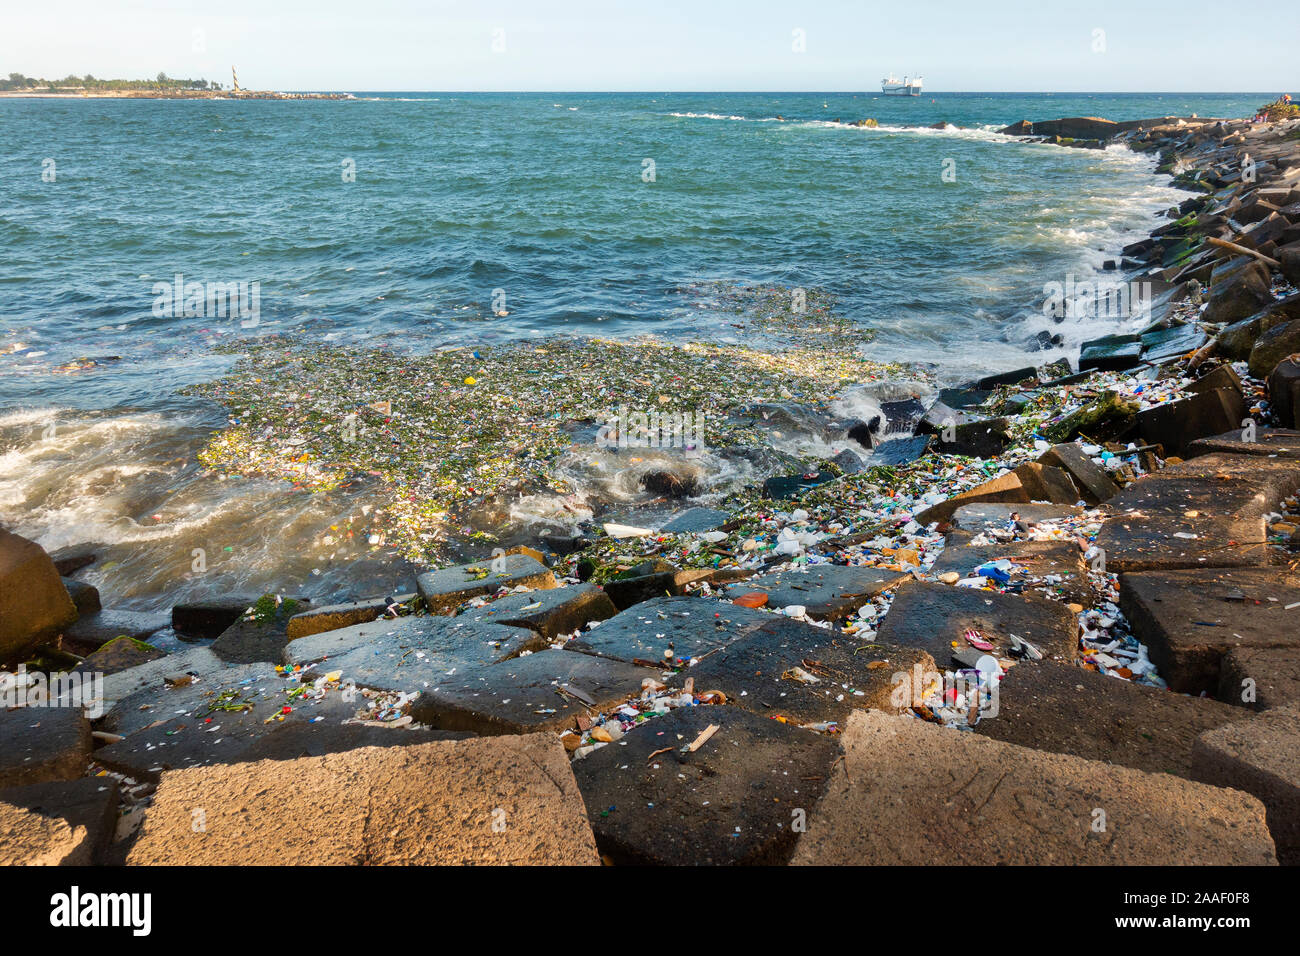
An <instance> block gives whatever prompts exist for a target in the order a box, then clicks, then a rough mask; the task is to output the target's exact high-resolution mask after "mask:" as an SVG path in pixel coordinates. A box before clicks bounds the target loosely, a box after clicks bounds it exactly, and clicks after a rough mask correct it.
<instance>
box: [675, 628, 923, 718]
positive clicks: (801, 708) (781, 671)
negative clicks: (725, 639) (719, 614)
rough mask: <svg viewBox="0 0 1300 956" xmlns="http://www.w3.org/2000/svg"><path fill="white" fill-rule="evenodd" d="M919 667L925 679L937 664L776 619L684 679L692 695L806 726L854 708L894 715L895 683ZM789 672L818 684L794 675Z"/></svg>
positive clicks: (914, 652) (919, 654)
mask: <svg viewBox="0 0 1300 956" xmlns="http://www.w3.org/2000/svg"><path fill="white" fill-rule="evenodd" d="M917 665H919V666H920V667H921V672H922V673H930V672H933V671H935V662H934V658H933V657H931V656H930V655H929V654H928V653H926V652H925V651H923V650H920V649H918V648H902V647H887V646H885V645H882V644H874V643H872V644H862V643H860V642H858V641H856V640H855V639H853V638H852V637H849V636H847V635H845V634H842V633H838V632H835V631H827V630H822V629H820V628H815V627H810V626H809V625H807V624H802V623H800V622H799V621H791V620H783V619H781V618H775V619H774V620H773V621H772V622H771V623H770V624H764V625H763V626H762V627H760V628H758V629H757V630H755V631H752V632H751V633H750V634H749V635H748V636H746V637H744V638H741V639H740V640H738V641H736V642H735V643H733V644H730V645H729V646H727V647H726V648H724V649H723V650H720V651H718V652H717V653H715V654H710V655H709V656H708V657H706V658H705V659H704V660H703V661H702V662H700V663H699V664H697V665H696V666H694V667H692V668H691V669H690V670H689V671H686V672H684V675H683V676H688V677H692V678H694V679H695V691H696V692H697V693H703V692H705V691H709V690H720V691H722V692H723V693H724V694H726V695H727V704H728V706H735V707H740V708H741V709H743V710H749V711H753V712H754V713H756V714H759V715H760V716H763V717H784V718H786V719H788V720H789V721H790V722H791V723H794V724H809V723H819V722H822V721H843V720H845V719H846V718H847V717H848V715H849V713H850V712H852V711H853V710H854V709H856V708H865V707H870V708H875V709H878V710H888V711H890V712H891V713H892V712H896V711H898V710H899V709H900V708H899V706H898V705H897V704H896V703H895V688H896V686H897V684H896V677H897V675H899V674H904V675H906V676H907V678H909V679H910V676H911V673H912V669H913V667H915V666H917ZM794 668H800V669H802V670H803V671H805V672H806V673H808V674H810V675H811V676H813V677H815V678H817V682H816V683H811V682H808V680H807V678H802V679H801V678H800V677H799V676H796V675H795V674H793V673H791V672H792V671H793V669H794ZM787 674H789V675H790V676H786V675H787ZM908 686H910V685H908ZM910 703H911V701H910V699H908V700H907V701H906V702H905V703H903V705H902V707H903V708H904V709H905V708H906V707H907V706H908V705H910Z"/></svg>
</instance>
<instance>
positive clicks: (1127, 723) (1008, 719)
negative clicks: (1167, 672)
mask: <svg viewBox="0 0 1300 956" xmlns="http://www.w3.org/2000/svg"><path fill="white" fill-rule="evenodd" d="M1243 719H1245V714H1243V712H1242V710H1241V708H1239V707H1232V706H1231V705H1229V704H1224V703H1220V702H1219V701H1217V700H1208V699H1206V698H1202V697H1188V696H1185V695H1183V694H1178V693H1174V692H1171V691H1168V690H1163V689H1161V688H1158V687H1146V686H1143V685H1141V684H1132V683H1129V682H1128V681H1126V680H1120V679H1119V678H1117V677H1107V676H1106V675H1105V674H1100V673H1098V672H1097V671H1090V670H1084V669H1083V668H1082V667H1076V666H1073V665H1070V664H1057V663H1055V662H1053V661H1040V662H1039V663H1038V664H1036V665H1035V666H1033V667H1020V666H1018V665H1017V666H1016V667H1013V668H1011V670H1009V671H1008V672H1007V674H1006V676H1005V677H1003V678H1002V681H1001V683H1000V684H999V685H998V712H997V716H996V717H991V718H985V719H983V720H981V721H980V722H979V723H978V724H977V725H976V726H975V732H976V733H977V734H981V735H983V736H985V737H990V738H992V739H994V740H1001V741H1003V742H1004V743H1009V744H1019V745H1020V746H1022V747H1029V748H1032V749H1034V750H1047V751H1050V752H1052V753H1061V754H1073V755H1074V756H1076V757H1084V758H1087V759H1088V760H1100V761H1102V762H1103V763H1113V764H1119V765H1120V766H1122V767H1133V768H1134V769H1136V770H1145V771H1146V772H1148V773H1172V774H1174V775H1175V776H1178V777H1189V778H1190V773H1191V768H1192V745H1193V744H1195V742H1196V738H1197V737H1199V736H1200V735H1201V734H1202V733H1204V732H1205V731H1207V730H1211V729H1213V728H1215V727H1221V726H1223V725H1224V724H1229V723H1232V722H1233V721H1238V720H1243Z"/></svg>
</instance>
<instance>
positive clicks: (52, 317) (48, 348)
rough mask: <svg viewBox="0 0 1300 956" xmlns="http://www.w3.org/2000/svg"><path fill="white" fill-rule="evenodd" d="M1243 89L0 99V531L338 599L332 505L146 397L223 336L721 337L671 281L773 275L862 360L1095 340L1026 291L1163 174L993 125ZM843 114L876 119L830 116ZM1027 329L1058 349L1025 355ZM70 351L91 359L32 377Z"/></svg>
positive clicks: (1167, 192) (119, 570)
mask: <svg viewBox="0 0 1300 956" xmlns="http://www.w3.org/2000/svg"><path fill="white" fill-rule="evenodd" d="M1269 98H1271V97H1270V95H1269V94H1265V93H1261V94H1257V95H1249V94H1233V95H1221V94H1122V95H1117V94H1096V95H1087V94H1058V95H1053V94H989V95H981V94H960V95H959V94H933V95H926V96H923V97H920V98H894V97H882V96H880V95H879V94H873V93H870V92H868V93H859V94H838V93H837V94H700V93H693V94H677V93H660V94H654V93H645V94H593V93H547V94H511V95H506V94H459V93H443V94H438V93H361V92H359V93H357V98H356V99H355V100H349V101H342V102H334V101H330V102H270V101H245V102H236V101H197V102H195V101H169V100H21V99H0V133H2V134H3V139H4V141H5V143H6V149H5V150H4V151H3V153H0V231H2V232H3V236H4V252H3V255H0V523H3V524H5V525H7V526H10V527H12V528H14V529H15V530H18V531H19V532H20V533H24V534H29V535H33V536H35V537H37V538H38V539H39V540H41V542H42V543H43V544H45V545H46V546H47V547H49V548H52V549H53V548H59V547H63V546H68V545H76V544H81V543H84V542H94V543H97V544H100V545H101V546H102V549H103V550H104V553H105V554H106V555H107V556H109V560H103V559H101V562H100V567H99V568H98V569H96V568H92V569H90V570H89V571H88V572H87V579H88V580H91V581H92V582H93V583H97V584H99V585H100V586H101V587H103V588H106V589H107V590H108V591H109V592H110V593H109V595H108V597H109V598H110V599H112V600H114V602H115V603H119V604H124V605H127V606H136V607H161V606H165V605H166V604H167V603H169V602H170V600H171V599H173V598H174V597H175V595H176V592H177V589H178V588H179V589H180V590H181V591H182V592H183V591H186V590H187V589H190V590H197V589H200V588H204V587H210V586H211V584H212V579H211V578H209V579H205V580H203V581H199V580H197V579H196V577H195V576H194V575H193V574H192V573H191V572H190V571H189V567H190V564H191V558H190V554H191V552H192V550H193V548H194V547H201V546H204V545H203V544H199V543H197V542H205V543H206V546H207V547H208V548H211V549H212V550H214V551H221V550H224V549H226V548H232V549H234V548H237V549H239V550H240V551H241V552H242V553H243V555H244V560H243V561H242V563H241V564H240V566H239V568H238V569H234V568H232V569H230V570H229V573H228V574H227V576H226V577H224V578H219V580H221V581H222V582H224V583H225V584H227V585H229V586H235V585H240V584H250V585H252V586H261V585H262V584H265V583H268V582H274V583H285V585H286V586H288V584H289V583H300V584H301V585H302V586H303V587H308V588H312V589H314V590H316V591H319V592H325V593H336V592H338V591H339V590H340V589H343V590H346V587H347V582H348V581H349V580H352V579H353V578H355V577H356V575H357V573H358V570H357V569H358V562H352V563H350V564H349V563H346V562H340V563H337V565H336V566H335V567H334V568H333V570H331V569H329V568H326V569H325V570H324V572H323V573H322V570H321V567H320V563H321V561H320V556H319V555H318V554H308V553H305V552H306V551H308V550H309V549H308V548H307V547H306V545H305V544H304V542H308V541H311V540H313V536H316V535H318V534H319V529H320V527H321V526H322V523H324V525H325V526H328V525H329V524H330V523H331V522H335V521H337V520H338V517H339V515H340V514H343V513H345V512H346V511H347V510H348V508H350V507H351V506H352V505H353V504H354V503H353V502H340V501H337V500H332V499H331V498H330V496H307V495H303V494H298V493H293V492H291V491H287V490H286V489H285V488H283V487H280V486H276V485H274V484H272V483H269V482H262V483H259V482H229V481H224V480H219V479H217V478H216V477H213V476H211V475H207V474H204V473H203V472H202V471H201V469H199V468H198V466H197V464H196V463H195V460H194V454H195V452H196V451H197V449H198V448H199V447H201V445H202V443H203V441H204V440H205V439H206V437H207V435H208V434H209V432H210V431H211V430H212V429H214V428H216V427H219V426H220V425H222V424H223V423H224V421H225V415H224V412H223V410H222V409H220V408H219V407H217V406H215V405H212V404H210V403H206V402H201V401H198V400H195V399H190V398H183V397H181V396H179V395H178V394H177V392H178V390H179V389H180V388H182V387H184V386H185V385H189V384H193V383H197V382H203V381H208V380H211V379H213V378H215V377H217V376H219V375H220V374H221V373H222V371H223V370H225V369H226V368H228V367H229V365H230V364H231V362H232V361H233V358H232V356H230V355H227V354H221V353H217V352H215V351H214V347H215V346H217V345H219V344H221V343H225V342H230V341H233V340H235V339H237V338H239V337H240V336H260V335H265V334H268V333H277V332H287V331H294V332H298V333H300V334H302V335H304V336H305V337H306V338H307V340H308V341H322V342H334V343H342V344H354V345H361V344H367V343H370V344H384V345H387V346H389V347H392V348H398V349H412V350H421V349H431V348H435V347H437V346H440V345H467V346H476V345H482V344H488V343H496V342H502V341H508V340H512V339H529V338H540V337H545V336H552V335H587V334H595V335H601V336H609V337H620V336H631V335H640V334H645V333H653V334H655V335H660V336H664V337H668V338H677V339H707V340H713V341H725V340H729V339H730V338H731V337H733V336H734V335H735V334H736V333H735V330H734V328H732V327H731V326H730V325H729V324H728V322H727V321H726V319H727V316H726V315H720V314H714V313H712V312H711V311H710V310H709V309H707V308H700V307H699V304H698V303H697V302H695V301H693V300H692V298H691V296H690V295H689V294H688V290H689V289H690V288H691V287H692V286H693V285H694V284H696V283H701V282H710V283H712V282H718V283H723V284H736V285H745V284H749V283H774V284H780V285H785V286H790V287H806V288H818V289H823V290H826V291H828V292H829V293H831V294H833V295H834V296H835V297H836V298H837V300H838V303H839V311H840V312H841V313H842V314H844V315H846V316H848V317H850V318H851V319H853V320H854V321H856V322H860V323H861V324H863V325H864V326H867V327H870V328H873V329H876V330H877V332H878V337H877V339H876V340H875V342H874V343H873V344H872V345H871V346H870V354H871V356H872V357H873V358H879V359H881V360H891V361H903V362H921V363H926V364H927V365H928V366H930V367H931V368H932V369H933V370H934V371H935V373H936V374H937V375H938V376H939V377H940V378H941V379H945V380H949V381H957V380H960V379H962V378H963V377H964V376H967V375H970V374H972V373H977V372H979V373H982V372H985V371H989V370H1001V369H1008V368H1013V367H1018V366H1021V365H1025V364H1029V363H1030V362H1033V361H1041V360H1044V359H1049V358H1053V357H1057V356H1058V355H1063V354H1064V355H1068V354H1071V353H1072V351H1075V350H1077V346H1078V343H1079V341H1081V340H1082V339H1083V338H1086V337H1091V336H1093V335H1096V334H1100V333H1104V332H1106V331H1109V330H1108V329H1105V328H1099V327H1098V326H1097V325H1096V324H1091V325H1089V324H1081V325H1071V324H1068V323H1067V324H1063V325H1057V324H1055V323H1053V322H1051V321H1050V320H1048V319H1045V318H1044V317H1043V316H1042V314H1041V311H1040V309H1039V308H1038V304H1039V301H1040V300H1041V298H1042V293H1043V288H1044V284H1045V283H1047V282H1051V281H1062V282H1063V281H1065V280H1066V278H1067V277H1068V276H1071V275H1073V276H1076V277H1080V278H1086V277H1087V276H1090V275H1093V274H1094V273H1096V272H1097V271H1098V270H1099V269H1100V268H1101V265H1102V263H1103V261H1104V260H1105V259H1107V258H1113V257H1115V255H1116V253H1117V251H1118V249H1119V248H1120V247H1121V246H1122V245H1124V244H1125V243H1127V242H1130V241H1133V239H1135V238H1137V237H1139V236H1141V235H1143V234H1145V232H1146V231H1147V230H1149V229H1150V228H1151V226H1152V225H1154V224H1156V223H1157V219H1156V217H1157V216H1158V215H1159V214H1160V213H1161V212H1162V211H1163V210H1165V209H1166V208H1168V207H1169V206H1171V205H1174V204H1176V203H1178V202H1179V201H1181V200H1182V199H1183V198H1185V197H1186V194H1184V193H1182V192H1180V191H1178V190H1176V189H1172V188H1170V187H1169V186H1168V185H1167V180H1166V179H1165V178H1164V177H1160V176H1157V175H1156V174H1155V173H1154V160H1153V158H1152V157H1150V156H1142V155H1138V154H1133V153H1130V152H1128V151H1126V150H1124V149H1122V148H1111V149H1107V150H1104V151H1096V150H1082V149H1062V148H1059V147H1052V146H1046V145H1040V144H1025V143H1020V142H1018V141H1016V140H1014V139H1012V138H1009V137H1003V136H1000V135H998V134H997V133H996V132H995V130H996V129H998V128H1000V127H1002V126H1004V125H1007V124H1009V123H1012V122H1015V121H1017V120H1020V119H1025V118H1029V119H1048V118H1055V117H1059V116H1071V115H1096V116H1104V117H1107V118H1110V119H1116V120H1123V119H1134V118H1140V117H1147V116H1162V115H1175V114H1177V115H1187V114H1191V113H1197V114H1199V115H1201V116H1242V115H1250V114H1251V113H1252V112H1253V111H1254V109H1255V108H1256V107H1257V106H1258V105H1259V104H1261V103H1263V102H1265V101H1266V100H1267V99H1269ZM867 117H871V118H874V119H876V120H877V121H878V122H879V124H880V125H879V127H878V128H874V129H869V128H856V127H849V126H846V125H842V124H837V123H835V122H833V121H834V120H837V119H838V120H842V121H844V122H846V123H847V122H850V121H853V120H858V119H864V118H867ZM939 123H943V124H946V125H944V126H943V127H942V128H931V127H932V126H933V125H934V124H939ZM651 164H652V165H651ZM651 169H652V170H653V175H651ZM945 171H948V172H949V175H948V177H947V179H945V176H944V173H945ZM349 180H351V181H349ZM947 180H951V181H947ZM177 275H180V276H183V277H184V280H185V281H187V282H195V281H197V282H204V283H211V282H218V283H236V284H238V283H246V284H248V287H249V288H250V289H251V288H252V287H253V284H256V289H257V293H258V294H257V299H256V303H257V310H256V318H257V323H256V325H255V326H249V327H244V326H243V325H242V324H241V321H240V319H239V318H238V317H231V316H228V315H227V316H213V315H208V316H195V317H185V316H184V315H179V316H177V315H173V314H164V315H159V314H156V311H157V310H156V309H155V308H154V307H155V304H156V299H157V296H158V292H157V289H156V284H157V283H166V284H171V283H172V282H173V281H174V277H175V276H177ZM497 311H504V312H507V313H508V315H506V316H505V317H497V316H496V315H495V313H496V312H497ZM1042 329H1047V330H1049V331H1050V332H1052V333H1054V334H1058V335H1060V336H1061V342H1062V346H1061V348H1059V349H1056V350H1053V351H1049V352H1046V353H1044V352H1040V353H1038V354H1036V355H1034V356H1027V355H1026V349H1027V347H1029V343H1030V342H1031V341H1032V340H1033V338H1034V336H1035V335H1036V333H1037V332H1038V331H1040V330H1042ZM85 357H89V358H94V359H98V360H100V361H99V364H98V365H97V366H95V367H93V368H89V369H86V370H84V371H78V372H63V371H59V367H60V366H62V365H64V364H65V363H68V362H72V361H74V360H77V359H81V358H85ZM110 357H111V359H110ZM227 539H229V540H230V541H232V542H234V544H230V545H227V544H223V543H221V542H224V541H226V540H227ZM358 561H359V562H360V563H361V564H364V563H365V559H358ZM103 564H110V565H111V567H110V568H109V569H108V570H104V569H103V567H102V565H103ZM371 570H372V571H373V574H372V575H371V578H370V579H368V580H371V582H372V583H373V582H374V581H380V580H383V579H384V575H391V576H392V577H393V579H394V583H400V581H399V580H397V579H398V578H400V573H399V572H397V571H392V570H391V569H390V568H387V567H378V566H376V568H374V569H371ZM313 571H315V572H317V573H316V574H315V575H313V573H312V572H313ZM285 578H288V579H289V581H288V582H285V580H284V579H285Z"/></svg>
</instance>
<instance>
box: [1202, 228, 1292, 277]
mask: <svg viewBox="0 0 1300 956" xmlns="http://www.w3.org/2000/svg"><path fill="white" fill-rule="evenodd" d="M1205 241H1206V242H1208V243H1209V244H1210V245H1212V246H1218V247H1219V248H1220V249H1228V250H1230V251H1232V252H1236V253H1240V254H1241V255H1243V256H1254V257H1255V258H1256V259H1258V260H1259V261H1260V262H1263V263H1266V264H1268V265H1270V266H1272V267H1273V268H1274V269H1280V268H1282V263H1280V262H1278V261H1277V260H1276V259H1270V258H1269V257H1268V256H1266V255H1264V254H1263V253H1262V252H1256V251H1255V250H1254V249H1247V248H1246V247H1245V246H1239V245H1237V244H1236V243H1235V242H1229V241H1228V240H1227V239H1217V238H1215V237H1214V236H1206V238H1205Z"/></svg>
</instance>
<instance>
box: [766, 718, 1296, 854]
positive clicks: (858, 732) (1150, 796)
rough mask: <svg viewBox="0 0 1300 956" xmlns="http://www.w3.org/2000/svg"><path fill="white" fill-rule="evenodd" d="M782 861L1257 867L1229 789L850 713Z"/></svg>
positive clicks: (1247, 809)
mask: <svg viewBox="0 0 1300 956" xmlns="http://www.w3.org/2000/svg"><path fill="white" fill-rule="evenodd" d="M841 740H842V743H843V746H844V752H845V759H844V761H843V763H841V764H839V765H837V766H836V768H835V769H834V770H833V771H832V776H831V781H830V785H829V786H828V788H827V793H826V796H825V797H824V798H823V799H822V801H821V803H820V804H818V806H817V808H816V810H814V811H813V813H812V815H811V817H810V818H809V820H808V832H807V833H805V834H804V835H803V836H802V837H801V838H800V841H799V846H798V847H797V848H796V850H795V853H794V857H793V858H792V860H791V862H792V863H796V864H812V865H825V864H846V865H868V866H878V865H882V864H901V865H908V866H930V867H933V866H963V865H968V864H971V865H977V866H987V865H991V864H1002V865H1007V864H1009V865H1055V866H1062V865H1065V866H1077V865H1094V864H1108V865H1129V866H1151V865H1156V866H1161V865H1163V866H1169V865H1206V864H1212V865H1253V866H1258V865H1268V864H1272V863H1275V862H1276V857H1275V855H1274V849H1273V840H1272V838H1271V837H1270V836H1269V833H1268V828H1267V826H1266V824H1265V819H1264V806H1263V804H1261V803H1260V802H1259V801H1258V800H1256V799H1255V798H1254V797H1251V796H1249V795H1247V794H1245V793H1241V792H1239V791H1237V790H1225V789H1221V788H1218V787H1211V786H1207V785H1205V784H1201V783H1193V782H1192V781H1189V780H1184V779H1182V778H1180V777H1174V776H1171V775H1169V774H1163V773H1161V774H1150V773H1143V772H1142V771H1140V770H1133V769H1131V768H1128V767H1117V766H1112V765H1110V764H1104V763H1099V762H1097V761H1094V760H1084V759H1082V758H1079V757H1074V756H1069V755H1066V754H1054V753H1044V752H1042V751H1038V750H1030V749H1028V748H1026V747H1017V746H1015V745H1013V744H1005V743H1001V742H999V741H995V740H989V739H988V738H986V737H981V736H978V735H976V734H970V733H962V732H960V731H956V730H951V729H948V728H945V727H940V726H938V725H936V724H930V723H926V722H924V721H921V720H917V719H915V718H910V717H893V716H890V715H888V714H884V713H881V712H879V711H874V710H873V711H858V712H857V713H855V714H853V716H851V717H850V718H849V725H848V730H847V731H846V732H845V733H844V734H843V735H842V738H841Z"/></svg>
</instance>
